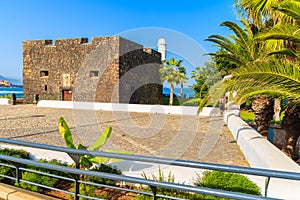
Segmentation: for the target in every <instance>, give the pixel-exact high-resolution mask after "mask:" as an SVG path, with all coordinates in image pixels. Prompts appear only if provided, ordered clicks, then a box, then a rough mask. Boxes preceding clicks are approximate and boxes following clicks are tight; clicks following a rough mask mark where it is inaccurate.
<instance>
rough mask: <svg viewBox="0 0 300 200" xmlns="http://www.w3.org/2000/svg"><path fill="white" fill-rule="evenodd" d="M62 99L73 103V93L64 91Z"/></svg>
mask: <svg viewBox="0 0 300 200" xmlns="http://www.w3.org/2000/svg"><path fill="white" fill-rule="evenodd" d="M62 97H63V98H62V99H63V101H72V91H71V90H63V91H62Z"/></svg>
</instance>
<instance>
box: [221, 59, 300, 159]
mask: <svg viewBox="0 0 300 200" xmlns="http://www.w3.org/2000/svg"><path fill="white" fill-rule="evenodd" d="M224 85H225V88H226V90H227V91H233V90H235V91H238V92H237V95H236V97H235V101H237V102H244V101H246V100H247V99H249V98H252V97H255V96H267V97H270V96H271V97H274V98H281V99H286V100H288V102H289V103H288V107H287V109H286V111H285V116H284V118H283V122H282V127H283V128H284V129H285V130H286V138H285V144H284V146H283V147H282V150H283V151H284V152H286V153H287V154H288V155H289V156H290V157H292V158H295V156H296V155H297V154H298V153H297V151H296V143H297V140H298V138H299V136H300V131H299V124H300V117H299V115H300V65H299V63H291V62H289V61H287V60H272V61H269V62H256V63H253V64H252V65H248V66H244V67H243V68H239V69H237V70H235V71H234V72H233V75H232V77H231V78H230V79H229V80H226V81H225V82H224Z"/></svg>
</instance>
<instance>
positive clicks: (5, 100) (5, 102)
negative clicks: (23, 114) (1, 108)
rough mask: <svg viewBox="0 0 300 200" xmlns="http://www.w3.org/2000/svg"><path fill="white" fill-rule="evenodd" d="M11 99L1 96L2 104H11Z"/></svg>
mask: <svg viewBox="0 0 300 200" xmlns="http://www.w3.org/2000/svg"><path fill="white" fill-rule="evenodd" d="M9 103H10V100H9V99H6V98H0V105H9Z"/></svg>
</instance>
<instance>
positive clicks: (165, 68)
mask: <svg viewBox="0 0 300 200" xmlns="http://www.w3.org/2000/svg"><path fill="white" fill-rule="evenodd" d="M181 62H182V60H178V61H177V60H175V58H171V59H169V60H167V61H165V62H164V63H163V65H162V66H161V68H160V69H159V72H160V77H161V80H162V81H167V82H168V83H170V100H169V105H170V106H172V105H173V96H174V86H175V85H177V84H178V83H180V81H181V80H185V78H186V76H185V74H184V73H182V72H180V71H179V69H178V68H179V67H180V66H181Z"/></svg>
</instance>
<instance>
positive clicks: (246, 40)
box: [200, 19, 274, 137]
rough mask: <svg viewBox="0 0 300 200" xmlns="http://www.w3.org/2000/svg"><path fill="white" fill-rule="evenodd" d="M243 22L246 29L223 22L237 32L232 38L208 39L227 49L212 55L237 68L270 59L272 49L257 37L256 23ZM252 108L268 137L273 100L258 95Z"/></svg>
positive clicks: (261, 131) (261, 130) (217, 36)
mask: <svg viewBox="0 0 300 200" xmlns="http://www.w3.org/2000/svg"><path fill="white" fill-rule="evenodd" d="M241 22H242V23H243V25H244V27H245V29H243V28H241V27H240V26H239V25H237V24H236V23H233V22H223V23H222V24H221V25H222V26H227V27H228V28H229V29H231V30H232V31H233V32H234V33H235V34H234V35H230V38H226V37H223V36H219V35H212V36H209V38H208V39H207V41H211V42H214V43H215V44H217V45H218V46H219V47H220V48H221V49H224V50H225V51H224V50H223V51H219V52H217V53H212V54H210V55H212V56H214V57H218V58H223V59H225V60H228V61H230V62H232V63H235V65H236V66H237V68H242V67H244V66H247V65H249V64H252V63H254V62H256V61H259V60H264V61H265V60H268V59H269V57H268V53H269V51H270V50H269V48H268V46H266V45H265V44H264V43H262V42H259V41H257V40H256V39H255V36H256V34H257V33H258V30H259V29H258V28H257V27H256V26H255V25H254V24H249V22H248V21H247V20H245V19H242V20H241ZM233 71H234V70H233ZM221 85H222V84H221V83H220V84H218V86H217V87H218V89H217V90H218V91H220V90H221V89H222V87H221ZM214 93H215V94H211V92H210V94H211V96H212V95H213V97H215V98H216V94H217V95H222V93H221V92H216V91H214ZM216 99H218V98H216ZM206 100H207V99H205V100H204V101H202V102H201V103H200V107H202V106H203V105H204V103H205V101H206ZM252 109H253V110H254V113H255V122H256V125H257V129H258V132H259V133H261V134H262V135H264V136H265V137H268V134H267V133H268V129H269V126H270V121H271V119H272V118H273V115H274V109H273V100H272V99H271V98H268V97H264V96H263V97H261V96H256V97H255V99H254V100H253V102H252Z"/></svg>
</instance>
